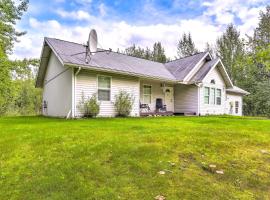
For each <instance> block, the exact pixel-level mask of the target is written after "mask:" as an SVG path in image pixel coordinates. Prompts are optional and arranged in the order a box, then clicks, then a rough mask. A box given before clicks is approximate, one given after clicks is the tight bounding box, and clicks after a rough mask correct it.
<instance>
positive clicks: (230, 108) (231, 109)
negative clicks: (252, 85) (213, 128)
mask: <svg viewBox="0 0 270 200" xmlns="http://www.w3.org/2000/svg"><path fill="white" fill-rule="evenodd" d="M236 101H238V102H239V108H238V113H236V112H235V102H236ZM226 114H229V115H237V116H242V115H243V96H242V95H240V94H234V93H227V102H226Z"/></svg>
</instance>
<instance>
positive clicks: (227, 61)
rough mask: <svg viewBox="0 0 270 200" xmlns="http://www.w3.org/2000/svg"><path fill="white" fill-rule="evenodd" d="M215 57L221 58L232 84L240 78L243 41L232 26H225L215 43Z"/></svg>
mask: <svg viewBox="0 0 270 200" xmlns="http://www.w3.org/2000/svg"><path fill="white" fill-rule="evenodd" d="M216 49H217V56H218V57H220V58H221V60H222V62H223V64H224V65H225V67H226V69H227V72H228V74H229V76H230V77H231V80H232V81H233V83H235V84H237V80H238V78H239V76H242V71H243V65H242V64H241V63H242V60H243V58H244V56H245V49H244V41H243V40H242V39H241V38H240V32H238V31H237V29H236V27H235V26H234V25H233V24H230V25H228V26H227V28H226V31H225V32H224V33H223V35H222V36H221V37H220V38H218V39H217V42H216Z"/></svg>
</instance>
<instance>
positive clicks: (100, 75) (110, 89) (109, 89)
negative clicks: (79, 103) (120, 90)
mask: <svg viewBox="0 0 270 200" xmlns="http://www.w3.org/2000/svg"><path fill="white" fill-rule="evenodd" d="M99 77H107V78H110V88H99V86H98V78H99ZM99 89H101V90H108V91H110V99H109V100H99V97H98V90H99ZM97 100H98V101H99V102H102V101H104V102H110V101H111V100H112V76H108V75H102V74H98V75H97Z"/></svg>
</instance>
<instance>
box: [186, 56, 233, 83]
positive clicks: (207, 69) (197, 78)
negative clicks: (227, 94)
mask: <svg viewBox="0 0 270 200" xmlns="http://www.w3.org/2000/svg"><path fill="white" fill-rule="evenodd" d="M217 67H218V71H219V73H220V75H221V76H222V78H223V80H224V82H225V84H226V86H228V87H233V83H232V81H231V79H230V77H229V75H228V73H227V71H226V69H225V67H224V65H223V63H222V62H221V60H220V59H219V58H216V59H213V60H210V61H207V62H205V63H204V65H202V66H201V68H200V69H199V70H198V72H197V73H196V74H195V75H194V76H193V77H192V79H191V80H190V81H191V82H193V83H196V82H202V81H203V80H205V78H206V77H207V76H208V75H209V74H210V73H211V71H212V70H214V69H215V68H217Z"/></svg>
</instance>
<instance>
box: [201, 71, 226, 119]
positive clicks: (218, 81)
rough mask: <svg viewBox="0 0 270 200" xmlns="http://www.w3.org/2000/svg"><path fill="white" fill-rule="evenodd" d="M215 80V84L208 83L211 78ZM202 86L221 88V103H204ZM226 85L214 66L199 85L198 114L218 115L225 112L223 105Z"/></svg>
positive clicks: (224, 103) (224, 104)
mask: <svg viewBox="0 0 270 200" xmlns="http://www.w3.org/2000/svg"><path fill="white" fill-rule="evenodd" d="M213 79H214V80H215V84H212V83H210V82H211V80H213ZM204 87H209V88H216V89H221V105H216V104H215V105H211V104H205V103H204ZM225 88H226V85H225V82H224V80H223V78H222V76H221V74H220V72H219V70H218V67H215V68H214V69H213V70H212V71H210V73H209V74H208V75H207V76H206V77H205V79H204V80H203V84H202V86H201V87H200V103H199V107H200V114H201V115H207V114H210V115H220V114H225V106H226V99H225V96H226V91H225Z"/></svg>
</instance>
